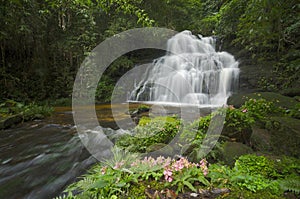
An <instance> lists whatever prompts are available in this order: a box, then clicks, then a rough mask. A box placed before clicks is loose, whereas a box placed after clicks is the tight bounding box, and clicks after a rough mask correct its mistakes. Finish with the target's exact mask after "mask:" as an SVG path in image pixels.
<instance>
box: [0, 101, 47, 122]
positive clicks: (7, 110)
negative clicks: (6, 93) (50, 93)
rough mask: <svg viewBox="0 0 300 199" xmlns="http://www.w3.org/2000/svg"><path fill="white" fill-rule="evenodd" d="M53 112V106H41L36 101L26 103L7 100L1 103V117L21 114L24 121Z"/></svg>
mask: <svg viewBox="0 0 300 199" xmlns="http://www.w3.org/2000/svg"><path fill="white" fill-rule="evenodd" d="M52 112H53V108H52V107H49V106H46V105H44V106H41V105H37V104H35V103H30V104H28V105H24V104H22V103H20V102H16V101H14V100H6V101H5V102H3V103H1V104H0V118H1V117H4V118H5V117H8V116H10V115H17V114H20V115H21V116H22V117H23V120H24V121H28V120H33V119H36V118H42V117H46V116H50V115H51V113H52Z"/></svg>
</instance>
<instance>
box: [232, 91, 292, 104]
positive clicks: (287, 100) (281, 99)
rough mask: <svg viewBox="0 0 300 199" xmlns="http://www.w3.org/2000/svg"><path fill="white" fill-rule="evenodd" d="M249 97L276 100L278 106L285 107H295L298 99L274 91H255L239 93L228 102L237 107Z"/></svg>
mask: <svg viewBox="0 0 300 199" xmlns="http://www.w3.org/2000/svg"><path fill="white" fill-rule="evenodd" d="M247 98H253V99H260V98H264V99H266V100H268V101H272V102H274V104H275V105H276V106H278V107H279V106H281V107H283V108H294V107H295V105H296V104H297V100H296V99H295V98H292V97H287V96H283V95H281V94H278V93H273V92H255V93H244V94H243V93H239V94H234V95H232V96H231V97H229V99H228V101H227V103H228V104H230V105H233V106H235V107H241V106H242V105H243V104H244V103H245V101H246V100H247Z"/></svg>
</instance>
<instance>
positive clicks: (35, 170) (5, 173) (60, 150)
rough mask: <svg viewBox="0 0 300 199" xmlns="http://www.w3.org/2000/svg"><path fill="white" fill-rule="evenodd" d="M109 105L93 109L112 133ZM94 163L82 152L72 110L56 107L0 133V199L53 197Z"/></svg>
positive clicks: (112, 125)
mask: <svg viewBox="0 0 300 199" xmlns="http://www.w3.org/2000/svg"><path fill="white" fill-rule="evenodd" d="M124 106H125V105H122V104H119V105H115V108H114V109H115V110H116V109H118V108H119V107H120V114H119V115H115V117H113V116H112V114H111V105H110V104H102V105H97V106H96V112H97V116H98V119H99V123H100V125H101V126H102V127H105V128H106V129H107V130H109V131H112V130H111V129H110V128H114V129H116V128H117V126H116V124H115V122H114V119H116V118H118V117H119V119H120V120H121V119H122V118H128V117H129V116H128V115H127V114H126V113H125V112H124V111H123V109H124V108H126V107H124ZM96 162H97V160H96V159H95V158H93V157H92V156H91V155H90V154H89V153H88V151H87V150H86V149H85V147H84V146H83V144H82V143H81V140H80V139H79V137H78V135H77V132H76V128H75V126H74V122H73V117H72V109H71V108H70V107H58V108H56V109H55V113H54V114H53V116H51V117H49V118H46V119H43V120H36V121H32V122H27V123H23V124H20V125H18V126H16V127H14V128H11V129H7V130H2V131H0V198H1V199H10V198H11V199H18V198H28V199H29V198H30V199H31V198H33V199H35V198H41V199H47V198H53V197H55V196H57V195H59V194H60V193H61V192H62V191H63V189H64V188H65V187H66V186H67V185H68V184H70V183H72V182H74V180H76V177H78V176H80V175H81V174H83V173H85V172H86V171H87V169H88V168H89V167H91V166H92V165H93V164H95V163H96Z"/></svg>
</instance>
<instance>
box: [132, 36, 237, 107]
mask: <svg viewBox="0 0 300 199" xmlns="http://www.w3.org/2000/svg"><path fill="white" fill-rule="evenodd" d="M238 75H239V69H238V62H237V61H235V59H234V57H233V56H232V55H230V54H229V53H227V52H216V50H215V39H214V38H213V37H202V36H199V37H196V36H194V35H192V33H191V32H190V31H183V32H181V33H178V34H176V35H175V36H174V37H172V38H171V39H169V41H168V43H167V54H166V55H165V56H163V57H160V58H158V59H156V60H154V61H153V63H152V64H151V67H149V70H148V71H147V72H146V73H145V75H144V77H143V80H142V81H141V82H140V83H139V84H137V85H136V86H135V89H134V90H133V91H132V93H131V94H130V97H129V101H140V102H148V103H165V104H174V103H175V104H179V105H182V104H189V105H198V106H204V107H205V106H222V105H224V104H226V101H227V98H228V97H229V96H230V94H231V93H232V91H233V90H234V88H235V87H236V85H237V80H238Z"/></svg>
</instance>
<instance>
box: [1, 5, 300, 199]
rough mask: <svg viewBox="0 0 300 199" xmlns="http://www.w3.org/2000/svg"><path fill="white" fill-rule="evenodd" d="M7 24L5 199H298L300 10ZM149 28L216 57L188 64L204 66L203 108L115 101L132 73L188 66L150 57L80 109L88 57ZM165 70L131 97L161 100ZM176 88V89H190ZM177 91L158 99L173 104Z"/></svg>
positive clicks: (119, 14) (210, 8)
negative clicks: (158, 92) (79, 79)
mask: <svg viewBox="0 0 300 199" xmlns="http://www.w3.org/2000/svg"><path fill="white" fill-rule="evenodd" d="M0 15H1V17H0V25H1V29H0V48H1V49H0V50H1V52H0V64H1V65H0V179H1V180H0V198H8V199H10V198H12V199H14V198H55V197H56V198H57V199H61V198H66V199H75V198H95V199H96V198H110V199H117V198H132V199H133V198H145V199H146V198H150V199H157V198H165V199H168V198H171V199H177V198H234V199H235V198H240V199H242V198H247V199H248V198H250V199H251V198H252V199H257V198H262V199H264V198H270V199H281V198H289V199H296V198H300V177H299V176H300V159H299V158H300V151H299V145H300V122H299V121H300V86H299V85H300V40H299V38H300V37H299V36H300V2H299V1H298V0H1V4H0ZM146 27H159V28H167V29H168V30H173V31H177V32H180V33H179V34H176V35H179V36H178V38H181V37H183V36H184V37H187V35H188V34H190V35H188V37H189V38H190V39H191V40H193V41H194V40H197V41H196V43H197V45H198V44H199V43H200V44H201V45H203V46H204V47H203V49H204V51H205V50H207V49H208V51H207V52H206V51H205V52H204V53H202V52H200V51H199V52H197V53H189V52H183V53H182V54H180V55H181V58H182V57H183V58H184V59H186V60H188V61H190V60H198V62H193V63H192V61H190V62H189V63H187V62H188V61H185V62H184V63H183V64H181V65H180V66H183V67H185V68H184V70H185V71H184V72H186V71H192V72H193V70H194V71H196V69H197V73H198V74H200V75H199V76H196V77H195V76H193V77H194V79H197V78H198V79H201V78H203V79H201V81H200V80H199V81H198V83H199V82H200V83H199V85H200V84H201V86H199V85H198V84H197V85H196V86H195V88H198V87H201V89H202V88H203V89H202V90H201V92H194V93H192V94H196V95H195V96H196V97H198V98H197V100H198V101H197V100H194V101H196V103H193V102H194V101H193V100H190V101H189V100H187V101H184V103H181V102H182V101H180V103H181V104H179V106H174V104H171V105H170V104H167V105H166V106H164V104H159V103H157V104H155V103H153V104H151V103H147V102H153V101H151V100H149V101H147V100H136V101H134V100H133V102H132V101H130V103H131V102H132V103H131V104H130V103H128V104H129V105H128V106H127V104H126V103H127V102H128V101H127V102H126V103H110V102H112V101H113V100H112V99H113V91H114V89H115V88H116V84H117V83H118V81H119V80H120V79H122V78H123V77H124V76H126V75H128V74H127V72H128V71H134V70H133V69H135V68H136V67H137V66H139V65H143V64H145V63H151V62H152V61H153V60H155V63H154V62H153V63H154V64H153V66H154V67H153V68H154V69H153V71H155V70H156V69H157V68H155V67H157V66H161V67H163V66H164V63H165V62H166V63H167V61H170V62H168V63H175V62H176V63H181V62H179V61H178V60H179V59H177V58H178V57H176V55H174V56H173V55H171V54H168V53H166V52H165V51H164V50H158V49H139V50H134V51H131V52H128V53H126V54H124V55H122V56H120V57H118V58H117V59H116V60H114V61H113V62H112V63H111V64H110V65H109V67H108V68H107V69H106V70H105V72H104V73H103V74H102V76H101V79H100V80H99V81H98V82H97V86H94V87H95V90H94V91H95V96H94V98H95V101H93V103H94V102H95V103H96V104H95V103H94V104H92V108H91V106H79V107H77V106H76V105H90V104H88V103H89V100H86V101H88V102H85V98H84V97H86V96H84V94H83V98H80V97H78V98H76V97H77V96H75V98H76V99H75V100H74V92H73V88H76V86H75V84H74V82H76V81H75V78H76V75H77V72H78V71H80V69H81V67H82V66H85V65H84V63H85V62H84V61H85V58H86V57H89V55H91V54H93V53H91V52H92V50H93V49H95V47H97V46H98V45H99V44H100V43H101V42H102V43H103V42H105V41H107V39H109V38H112V37H113V36H115V35H116V34H119V33H122V32H124V31H127V30H131V29H134V28H146ZM185 30H187V31H185ZM176 35H175V36H174V37H172V38H175V37H176ZM191 35H197V36H191ZM209 36H212V38H214V39H215V41H216V47H215V49H214V47H212V44H210V43H205V42H207V41H208V40H207V37H209ZM205 38H206V40H205ZM204 40H205V41H204ZM139 41H140V40H139ZM168 41H169V40H168ZM173 41H174V40H173ZM209 41H210V40H209ZM187 43H188V42H187ZM200 44H199V45H200ZM208 44H209V45H208ZM181 45H185V43H181ZM119 47H120V46H116V48H119ZM227 52H228V53H227ZM109 53H110V52H108V53H107V54H109ZM186 54H188V55H187V56H186ZM163 55H165V56H163ZM162 56H163V59H158V58H159V57H162ZM185 56H186V57H185ZM193 56H194V57H193ZM197 56H199V57H200V58H201V59H202V58H203V59H202V60H201V59H200V58H199V59H198V57H197ZM189 59H190V60H189ZM91 60H92V59H91ZM174 60H175V61H174ZM199 60H200V61H199ZM88 61H90V60H88ZM177 61H178V62H177ZM206 62H207V63H208V64H207V65H205V66H202V63H206ZM157 63H158V64H157ZM190 63H192V64H194V63H196V64H194V65H193V66H192V67H194V68H192V67H191V66H190V65H189V64H190ZM210 63H212V64H210ZM225 63H230V64H229V65H230V67H227V66H226V67H227V68H226V67H225ZM88 64H90V63H89V62H88ZM88 64H87V66H89V65H88ZM159 64H161V65H159ZM184 64H186V65H184ZM165 65H167V64H165ZM223 65H224V67H223ZM92 67H93V64H91V69H93V68H92ZM176 67H177V65H176ZM176 67H175V68H176ZM197 67H198V68H197ZM201 67H202V68H201ZM203 67H204V68H205V67H206V68H209V67H212V68H213V69H211V68H209V69H208V70H207V71H205V70H204V69H203ZM191 68H192V69H191ZM195 68H196V69H195ZM199 68H200V69H199ZM86 69H87V71H88V72H89V73H94V71H92V70H90V71H89V69H90V68H89V67H86ZM160 69H161V68H158V69H157V71H159V72H158V73H155V72H153V73H151V70H149V71H150V72H149V71H147V72H144V73H145V74H146V73H148V74H151V75H152V76H154V78H152V79H150V80H153V82H151V81H149V82H150V83H149V84H147V83H148V82H147V81H145V82H142V81H141V83H143V84H140V85H142V86H140V87H136V88H135V89H136V90H134V92H132V93H135V94H136V96H139V94H141V96H142V97H143V95H144V94H145V93H146V91H149V93H151V92H152V90H155V89H156V88H155V81H154V80H156V79H155V76H157V77H158V79H159V78H161V76H160V75H161V74H166V76H167V75H169V74H168V73H170V72H169V71H168V70H166V71H167V72H166V73H163V72H161V71H164V70H163V69H161V70H160ZM176 70H177V68H176ZM176 70H175V71H176ZM178 71H179V72H178ZM178 71H176V72H178V74H179V73H180V72H182V70H181V71H180V70H178ZM199 71H200V72H199ZM224 71H225V72H224ZM228 71H229V72H230V73H228ZM202 72H203V73H202ZM173 74H175V75H173ZM180 74H182V73H180ZM185 74H186V73H185ZM193 74H194V73H193ZM206 74H209V75H211V74H212V78H211V79H213V81H212V82H213V84H216V85H217V88H216V87H211V86H210V85H209V83H210V79H209V78H210V77H211V76H209V78H208V80H207V79H205V77H207V76H205V75H206ZM214 74H216V76H214ZM222 74H223V76H222ZM224 74H225V75H224ZM228 74H230V75H228ZM176 75H177V73H170V76H171V77H170V79H171V78H172V76H176ZM218 75H219V76H218ZM149 76H150V75H149ZM200 76H201V78H200ZM127 77H131V76H129V75H128V76H127ZM177 77H178V76H176V78H177ZM229 77H230V78H231V79H230V78H229ZM167 78H169V77H167ZM214 78H215V79H217V80H216V81H214V80H215V79H214ZM218 78H219V79H218ZM83 79H84V77H83ZM161 79H162V78H161ZM161 79H159V80H161ZM198 79H197V80H198ZM177 80H178V79H175V81H173V82H172V83H173V84H174V85H168V86H169V87H172V88H175V89H174V90H176V89H177V87H180V88H181V90H184V89H185V87H184V86H182V81H179V80H178V81H177ZM185 80H186V79H185ZM202 80H203V81H202ZM221 80H222V81H223V82H222V81H221ZM91 81H92V80H91ZM205 81H206V82H205ZM217 81H219V82H218V84H217V83H216V82H217ZM191 82H193V81H192V80H191ZM203 82H204V83H207V82H208V83H207V84H206V85H204V83H203ZM228 82H230V83H231V82H233V83H234V84H235V85H238V86H237V87H238V88H236V90H234V91H232V92H231V90H230V89H231V87H230V86H227V83H228ZM236 83H238V84H236ZM202 84H203V85H202ZM228 84H229V83H228ZM83 85H84V84H83ZM224 85H225V86H224ZM235 85H234V86H235ZM126 86H127V85H126ZM181 86H182V87H181ZM83 87H84V86H83ZM87 87H88V86H87ZM96 87H97V88H96ZM128 87H129V86H128ZM229 87H230V88H229ZM215 88H216V89H215ZM223 88H224V89H223ZM227 88H229V89H228V90H229V91H230V92H229V91H228V90H226V89H227ZM87 89H93V88H87ZM147 89H148V90H147ZM151 89H152V90H151ZM168 89H169V88H168ZM214 89H215V90H217V92H215V93H214V91H215V90H214ZM79 90H80V89H79ZM124 90H125V89H124ZM166 90H167V89H166ZM169 90H172V89H169ZM198 90H199V89H198ZM223 90H225V91H224V92H223ZM117 91H118V90H117ZM135 91H136V92H135ZM144 91H145V93H143V92H144ZM202 91H203V92H202ZM204 91H205V92H204ZM206 91H207V92H206ZM227 91H228V93H227ZM122 92H123V90H121V91H120V95H122V94H124V93H122ZM87 93H88V94H87V96H88V95H89V94H90V93H89V90H88V92H87ZM165 93H168V92H165ZM165 93H163V94H164V95H162V98H158V99H170V95H172V93H171V94H170V93H168V95H166V94H165ZM178 93H184V92H178ZM186 93H188V92H187V91H186V92H185V93H184V94H186ZM224 93H225V94H224ZM76 94H78V93H76ZM118 94H119V93H118ZM175 94H176V93H175ZM189 94H190V93H188V94H187V95H189ZM219 94H220V95H219ZM80 95H81V93H79V96H80ZM125 95H126V93H125V94H124V96H125ZM150 95H151V94H150ZM92 96H93V95H92ZM193 96H194V95H193ZM72 97H73V99H72ZM168 97H169V98H168ZM176 97H177V96H176ZM180 97H181V96H180ZM222 97H224V99H225V100H226V102H227V103H225V104H224V103H219V101H218V98H222ZM182 98H183V97H182ZM135 99H139V98H138V97H137V98H135ZM147 99H148V98H147ZM149 99H150V98H149ZM183 99H186V98H183ZM188 99H189V98H188ZM191 99H195V98H191ZM222 99H223V98H222ZM227 99H228V100H227ZM76 100H77V101H76ZM201 100H202V101H201ZM214 100H215V101H214ZM145 101H146V102H145ZM154 101H155V100H154ZM191 101H192V103H190V102H191ZM140 102H141V103H140ZM155 102H170V101H167V100H161V101H160V100H157V101H155ZM173 102H174V101H171V103H173ZM200 102H201V103H200ZM215 102H216V103H215ZM85 103H87V104H85ZM188 103H190V104H188ZM187 104H188V106H184V105H187ZM71 105H72V107H71ZM177 105H178V104H177ZM201 105H203V106H201ZM125 106H126V107H125ZM82 107H83V108H82ZM124 107H125V109H126V110H125V109H122V108H124ZM182 107H184V108H182ZM176 108H177V109H178V108H179V109H180V111H181V112H180V111H178V110H177V109H176ZM185 108H186V109H185ZM91 109H93V110H92V114H89V113H91V112H89V111H90V110H91ZM94 109H95V110H94ZM114 111H115V112H114ZM118 111H119V112H118ZM197 111H198V112H199V115H198V112H197ZM200 112H201V114H200ZM85 113H87V114H86V115H85ZM80 115H82V116H86V117H85V118H84V119H82V118H83V117H82V118H80V119H82V120H81V121H80V122H82V123H80V122H78V118H79V117H80ZM220 118H221V119H220ZM94 120H96V122H95V121H94ZM118 122H119V123H118ZM95 124H96V126H94V125H95ZM122 125H124V126H122ZM130 125H131V126H130ZM216 132H217V133H219V134H217V133H216ZM90 147H92V150H91V148H90ZM94 149H95V150H94ZM160 152H161V153H160ZM101 155H103V157H102V156H101ZM107 157H110V158H107Z"/></svg>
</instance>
